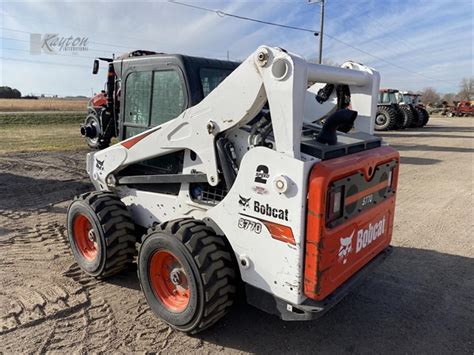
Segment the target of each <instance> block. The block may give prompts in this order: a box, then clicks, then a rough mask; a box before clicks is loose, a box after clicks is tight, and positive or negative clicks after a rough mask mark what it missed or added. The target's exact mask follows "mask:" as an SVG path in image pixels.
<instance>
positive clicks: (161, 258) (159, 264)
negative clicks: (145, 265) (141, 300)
mask: <svg viewBox="0 0 474 355" xmlns="http://www.w3.org/2000/svg"><path fill="white" fill-rule="evenodd" d="M149 267H150V283H151V288H152V289H153V292H154V293H155V296H156V297H157V298H158V299H159V300H160V301H161V303H162V304H163V305H164V306H165V307H166V308H167V309H168V310H170V311H172V312H182V311H184V310H185V309H186V307H187V306H188V304H189V295H190V292H189V284H188V277H187V276H186V273H185V272H184V269H183V266H182V265H181V263H180V262H179V260H178V258H177V257H176V256H174V255H173V254H172V253H170V252H169V251H166V250H159V251H157V252H155V253H154V254H153V256H152V257H151V261H150V266H149Z"/></svg>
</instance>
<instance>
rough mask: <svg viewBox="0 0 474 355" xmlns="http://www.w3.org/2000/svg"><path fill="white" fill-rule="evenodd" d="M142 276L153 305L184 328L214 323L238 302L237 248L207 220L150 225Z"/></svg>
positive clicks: (198, 328)
mask: <svg viewBox="0 0 474 355" xmlns="http://www.w3.org/2000/svg"><path fill="white" fill-rule="evenodd" d="M138 277H139V280H140V285H141V288H142V290H143V293H144V294H145V297H146V299H147V302H148V304H149V306H150V308H151V309H152V311H153V312H154V313H155V314H156V315H157V316H158V317H160V318H161V319H162V320H164V321H165V322H166V323H168V324H169V325H171V326H172V327H173V328H176V329H178V330H180V331H182V332H186V333H193V334H194V333H198V332H200V331H202V330H204V329H206V328H208V327H210V326H211V325H213V324H214V323H216V322H217V321H218V320H219V319H221V318H222V317H223V316H224V315H225V314H226V313H227V311H228V310H229V308H230V306H231V305H232V304H233V300H234V295H235V289H236V287H235V282H236V281H235V267H234V264H233V261H232V256H231V251H230V250H229V248H228V247H227V243H226V241H225V240H224V239H223V238H222V237H218V236H216V234H215V233H214V231H213V230H212V229H211V228H209V227H207V226H206V225H205V224H204V222H202V221H198V220H193V219H179V220H175V221H170V222H165V223H163V224H161V225H159V226H157V227H155V228H152V229H150V230H149V231H148V233H147V234H146V235H145V237H144V241H143V243H142V245H141V246H140V249H139V252H138Z"/></svg>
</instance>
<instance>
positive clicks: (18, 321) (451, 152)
mask: <svg viewBox="0 0 474 355" xmlns="http://www.w3.org/2000/svg"><path fill="white" fill-rule="evenodd" d="M473 122H474V121H473V120H472V119H469V118H455V119H441V118H437V119H436V118H434V119H432V120H431V121H430V123H429V125H428V126H427V127H425V128H423V129H418V130H406V131H401V132H400V131H399V132H389V133H385V134H383V136H384V138H385V139H386V140H387V141H388V142H389V143H390V144H392V145H393V146H395V147H396V148H397V149H399V151H400V153H401V155H402V160H401V162H402V166H401V175H400V180H399V191H398V200H397V204H398V207H397V212H396V218H395V221H396V223H395V230H394V235H393V245H394V246H395V250H394V253H393V254H392V256H391V257H390V258H389V259H387V261H386V262H385V263H384V264H383V265H382V266H381V267H380V268H379V269H377V271H376V272H375V273H373V274H371V275H370V276H369V277H368V278H367V279H366V281H365V282H364V283H363V284H362V285H361V286H360V287H359V288H358V289H356V290H354V292H353V293H351V294H350V295H349V296H348V297H347V298H346V299H344V300H343V301H342V302H341V303H340V304H339V305H337V306H336V307H335V308H334V309H332V310H331V311H330V312H329V313H327V314H326V315H325V316H324V317H322V318H321V319H320V320H318V321H314V322H292V323H286V322H283V321H280V320H279V319H278V318H276V317H274V316H271V315H267V314H265V313H263V312H260V311H258V310H256V309H254V308H252V307H251V306H248V305H245V304H238V305H236V306H235V307H234V308H233V311H232V312H231V313H230V314H229V315H227V316H226V317H225V318H224V319H223V320H221V321H220V322H219V323H218V324H217V325H216V326H214V327H213V328H211V329H209V330H208V331H205V332H204V333H201V334H199V335H198V336H193V337H191V336H186V335H183V334H181V333H178V332H175V331H173V330H171V329H170V328H169V327H168V326H166V325H165V324H163V323H162V322H160V321H159V320H158V319H157V318H155V317H154V316H153V314H152V313H151V311H150V310H149V309H148V306H147V304H146V302H145V300H144V297H143V296H142V294H141V291H140V289H139V284H138V281H137V278H136V272H135V270H130V271H127V272H125V273H123V274H121V275H119V276H116V277H113V278H112V279H109V280H107V281H102V282H101V281H97V280H94V279H91V278H89V277H87V276H85V275H84V274H83V273H81V271H80V270H79V269H78V267H77V266H76V264H75V263H74V260H73V258H72V256H71V254H70V252H69V247H68V245H67V241H66V234H65V233H66V230H65V217H66V216H65V212H66V208H67V204H68V201H69V200H70V199H71V198H72V196H73V195H75V194H78V193H81V192H83V191H87V190H89V189H90V188H91V187H90V184H89V182H88V179H87V176H86V174H85V172H84V166H85V164H84V158H85V153H86V151H79V152H74V153H70V152H63V153H62V152H56V153H51V152H49V153H18V154H4V155H0V286H1V287H0V352H2V353H25V352H40V353H43V352H54V351H56V352H58V351H59V352H67V353H71V352H101V351H106V352H123V353H130V352H166V353H178V352H200V353H208V352H228V353H231V352H257V353H281V352H288V353H289V352H292V353H315V352H319V353H367V352H372V353H442V354H446V353H469V354H472V353H473V352H474V339H473V338H474V335H473V334H474V296H473V295H474V277H473V274H474V259H473V257H474V250H473V248H474V246H473V235H474V228H473V222H474V211H473V181H474V179H473V166H474V164H473V151H474V149H473V138H474V135H473V131H474V129H473Z"/></svg>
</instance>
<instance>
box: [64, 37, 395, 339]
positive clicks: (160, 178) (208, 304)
mask: <svg viewBox="0 0 474 355" xmlns="http://www.w3.org/2000/svg"><path fill="white" fill-rule="evenodd" d="M134 60H136V61H140V60H143V59H134ZM137 63H138V62H137ZM137 65H138V64H137ZM131 67H132V68H133V65H132V66H131ZM163 70H174V69H173V67H172V66H169V67H166V66H165V67H164V69H163ZM179 75H180V78H181V79H180V80H181V82H182V83H183V90H182V92H180V93H179V95H183V97H185V98H186V97H190V95H192V94H193V93H192V92H189V91H188V90H189V88H190V87H193V85H192V84H191V83H190V82H191V81H192V80H199V78H195V77H191V76H189V77H188V76H187V75H186V73H185V72H182V71H180V72H179ZM128 80H130V76H128V77H123V78H122V84H124V85H122V87H123V90H124V93H123V95H124V97H125V100H127V97H128V96H133V95H134V94H135V93H134V92H133V90H137V91H140V87H139V86H137V85H132V86H130V87H128V86H127V81H128ZM379 80H380V78H379V74H378V73H377V72H376V71H374V70H373V69H371V68H368V67H366V66H363V65H361V64H358V63H354V62H347V63H345V64H344V65H343V66H342V67H341V68H336V67H330V66H325V65H317V64H311V63H308V62H306V61H305V60H303V59H302V58H301V57H299V56H297V55H294V54H291V53H288V52H287V51H285V50H283V49H280V48H271V47H267V46H261V47H259V48H258V49H257V50H256V51H255V52H254V53H253V54H252V55H250V56H249V57H248V58H247V59H246V60H245V61H244V62H242V63H241V64H240V65H239V66H238V67H237V68H236V69H235V70H234V71H233V72H232V73H231V74H230V75H229V76H227V77H226V78H225V79H224V80H223V81H222V82H221V83H220V84H219V85H218V86H217V87H216V88H215V89H214V90H213V91H211V92H210V93H209V94H208V95H207V96H206V97H205V98H204V99H202V101H200V102H199V103H198V104H196V105H194V106H191V107H189V108H188V109H186V110H184V112H182V113H181V114H179V115H177V116H176V117H174V118H172V119H170V120H168V121H166V122H163V123H162V124H160V125H157V126H155V127H153V128H150V129H148V130H146V131H144V132H142V133H140V134H137V135H135V136H132V137H130V138H128V139H125V140H123V141H121V142H119V143H117V144H115V145H113V146H111V147H109V148H107V149H104V150H102V151H98V152H94V153H89V154H88V156H87V172H88V174H89V175H90V178H91V181H92V183H93V184H94V186H95V189H96V191H94V192H90V193H86V194H84V195H81V196H78V197H77V198H76V199H75V200H74V201H73V202H72V204H71V205H70V207H69V209H68V217H67V218H68V221H67V223H68V237H69V241H70V244H71V249H72V251H73V254H74V257H75V259H76V261H77V263H78V264H79V265H80V267H81V268H82V269H83V270H84V272H85V273H87V274H89V275H91V276H93V277H97V278H105V277H108V276H111V275H114V274H116V273H119V272H120V271H122V270H124V269H125V268H126V267H127V266H128V265H129V264H130V263H132V262H134V261H135V258H136V261H137V265H138V266H137V268H138V277H139V280H140V285H141V288H142V290H143V293H144V294H145V298H146V300H147V301H148V304H149V306H150V308H151V309H152V310H153V312H154V313H155V314H156V315H157V316H158V317H160V318H161V319H162V320H164V321H165V322H167V323H168V324H170V325H171V326H172V327H174V328H176V329H179V330H181V331H184V332H189V333H196V332H199V331H201V330H203V329H205V328H207V327H209V326H211V325H212V324H214V323H216V322H217V321H218V320H219V319H220V318H221V317H222V316H224V314H225V313H226V312H227V311H228V310H229V308H230V307H231V305H232V303H233V300H234V297H235V295H236V292H237V289H238V288H242V290H243V291H245V292H242V293H243V294H245V296H246V299H247V302H248V303H250V304H251V305H253V306H255V307H257V308H259V309H262V310H264V311H266V312H269V313H273V314H276V315H278V316H280V317H281V318H282V319H283V320H309V319H315V318H317V317H319V316H320V315H322V314H323V313H324V312H325V311H327V310H328V309H329V308H331V307H332V306H334V305H335V304H336V303H337V302H338V301H340V300H341V299H342V297H344V296H345V295H346V294H347V293H348V292H349V290H350V289H351V288H352V287H353V286H354V285H355V284H356V283H357V281H359V280H360V279H361V278H362V276H363V275H364V274H366V273H367V272H368V271H369V270H370V269H372V267H373V266H374V265H376V264H378V263H379V262H380V261H381V260H383V259H384V258H385V256H386V255H387V254H389V252H390V246H389V244H390V240H391V236H392V228H393V219H394V209H395V195H396V191H397V177H398V169H399V154H398V153H397V152H396V151H395V150H394V149H392V148H390V147H389V146H387V144H385V143H383V142H382V141H381V138H378V137H375V136H373V135H372V133H373V127H374V115H375V111H376V106H377V95H378V90H379ZM155 84H156V86H155ZM161 89H162V86H161V85H160V84H159V83H156V82H155V83H154V84H153V90H152V91H153V92H155V91H157V92H159V90H161ZM127 90H128V92H127ZM136 94H137V95H139V96H140V97H143V96H144V95H143V91H140V92H138V93H136ZM165 94H166V93H165ZM173 98H175V97H174V96H173ZM173 98H170V100H171V101H173ZM160 102H161V104H162V105H164V106H166V102H167V101H166V100H162V101H160ZM121 104H123V105H125V107H126V103H123V102H122V103H121ZM154 105H155V104H153V103H152V105H151V106H152V107H154ZM160 109H161V110H166V107H160ZM152 111H153V110H152ZM137 245H138V248H137ZM239 294H240V292H239Z"/></svg>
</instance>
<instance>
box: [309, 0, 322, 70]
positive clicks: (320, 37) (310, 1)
mask: <svg viewBox="0 0 474 355" xmlns="http://www.w3.org/2000/svg"><path fill="white" fill-rule="evenodd" d="M324 1H325V0H308V3H309V4H310V5H311V4H317V3H319V4H321V10H320V13H319V15H320V21H319V60H318V62H319V64H322V62H323V36H324Z"/></svg>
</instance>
